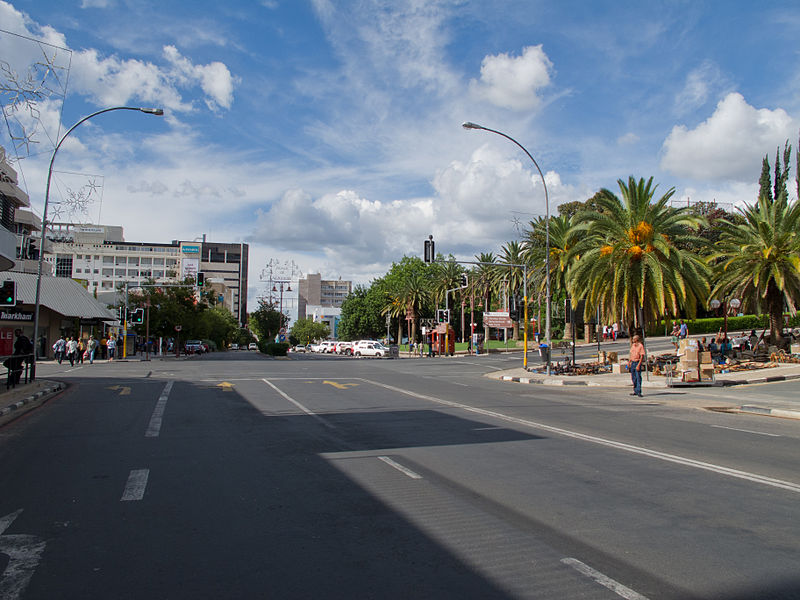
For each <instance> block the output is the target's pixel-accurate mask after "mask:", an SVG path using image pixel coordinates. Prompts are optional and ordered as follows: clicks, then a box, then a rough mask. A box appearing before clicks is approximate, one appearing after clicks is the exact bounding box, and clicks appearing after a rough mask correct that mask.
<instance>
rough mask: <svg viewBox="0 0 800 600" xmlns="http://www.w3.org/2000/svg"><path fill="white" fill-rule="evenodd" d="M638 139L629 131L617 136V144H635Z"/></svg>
mask: <svg viewBox="0 0 800 600" xmlns="http://www.w3.org/2000/svg"><path fill="white" fill-rule="evenodd" d="M638 141H639V136H638V135H636V134H635V133H633V132H631V131H629V132H628V133H626V134H625V135H622V136H620V137H618V138H617V144H619V145H620V146H629V145H631V144H635V143H636V142H638Z"/></svg>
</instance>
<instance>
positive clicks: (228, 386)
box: [217, 381, 234, 392]
mask: <svg viewBox="0 0 800 600" xmlns="http://www.w3.org/2000/svg"><path fill="white" fill-rule="evenodd" d="M217 387H218V388H222V391H223V392H230V391H231V389H232V388H233V387H234V385H233V384H232V383H228V382H227V381H223V382H222V383H218V384H217Z"/></svg>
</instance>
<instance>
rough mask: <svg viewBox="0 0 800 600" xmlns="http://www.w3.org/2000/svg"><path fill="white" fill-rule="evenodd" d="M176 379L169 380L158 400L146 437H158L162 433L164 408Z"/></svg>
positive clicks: (145, 433)
mask: <svg viewBox="0 0 800 600" xmlns="http://www.w3.org/2000/svg"><path fill="white" fill-rule="evenodd" d="M173 383H175V382H174V381H168V382H167V385H165V386H164V391H163V392H161V396H160V397H159V398H158V402H156V407H155V409H154V410H153V415H152V416H151V417H150V424H149V425H148V426H147V431H145V432H144V436H145V437H158V434H159V433H161V422H162V421H163V419H164V409H165V408H166V407H167V398H169V393H170V392H171V391H172V384H173Z"/></svg>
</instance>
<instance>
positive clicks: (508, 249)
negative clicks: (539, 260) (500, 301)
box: [497, 240, 527, 340]
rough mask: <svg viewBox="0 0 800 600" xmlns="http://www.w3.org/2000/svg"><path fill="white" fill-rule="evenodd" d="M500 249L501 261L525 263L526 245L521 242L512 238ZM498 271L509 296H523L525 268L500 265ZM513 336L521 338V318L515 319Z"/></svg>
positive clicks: (517, 263)
mask: <svg viewBox="0 0 800 600" xmlns="http://www.w3.org/2000/svg"><path fill="white" fill-rule="evenodd" d="M500 251H501V254H500V257H499V261H500V262H502V263H506V264H509V265H522V264H525V263H524V262H523V261H524V256H523V253H524V247H523V245H522V244H521V243H520V242H518V241H516V240H512V241H510V242H508V243H506V244H505V245H503V247H502V248H501V249H500ZM497 273H498V278H499V279H501V280H502V282H503V284H504V285H506V286H507V290H508V294H509V296H510V295H512V294H519V295H520V296H522V293H523V291H524V288H525V269H524V268H523V267H505V266H504V267H498V271H497ZM526 295H527V294H526ZM513 338H514V339H515V340H518V339H519V319H517V320H515V321H514V333H513Z"/></svg>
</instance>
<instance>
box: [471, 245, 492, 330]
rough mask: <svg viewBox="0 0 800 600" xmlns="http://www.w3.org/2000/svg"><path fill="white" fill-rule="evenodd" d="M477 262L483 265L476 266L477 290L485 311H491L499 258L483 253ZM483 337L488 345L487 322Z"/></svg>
mask: <svg viewBox="0 0 800 600" xmlns="http://www.w3.org/2000/svg"><path fill="white" fill-rule="evenodd" d="M475 260H477V261H478V262H479V263H483V264H480V265H476V269H475V282H474V285H475V289H476V292H477V293H479V294H480V296H481V297H482V298H483V310H484V311H489V310H491V306H492V293H493V292H494V291H495V289H496V287H497V267H496V266H494V263H496V262H497V258H496V257H495V255H494V254H493V253H492V252H481V253H480V254H478V255H477V256H475ZM483 336H484V339H485V340H486V341H487V343H488V341H489V327H488V326H487V325H486V323H485V322H484V324H483Z"/></svg>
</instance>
